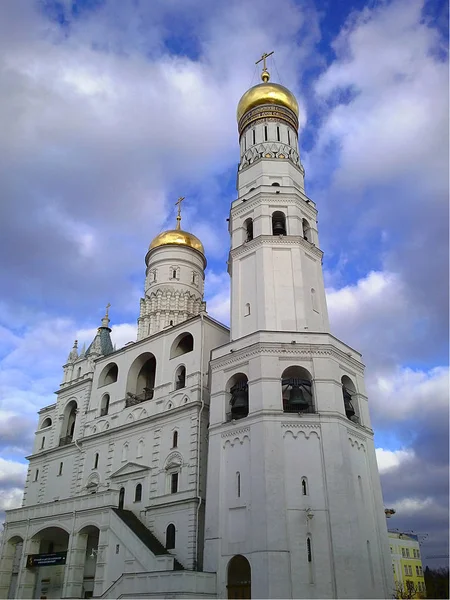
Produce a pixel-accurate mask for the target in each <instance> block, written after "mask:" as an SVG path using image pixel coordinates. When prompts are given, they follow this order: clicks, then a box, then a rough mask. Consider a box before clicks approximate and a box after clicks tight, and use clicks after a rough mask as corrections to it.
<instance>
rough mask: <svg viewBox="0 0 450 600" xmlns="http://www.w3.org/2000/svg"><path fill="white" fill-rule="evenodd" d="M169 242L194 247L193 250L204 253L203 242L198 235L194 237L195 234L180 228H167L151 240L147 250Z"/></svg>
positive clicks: (169, 243) (166, 244)
mask: <svg viewBox="0 0 450 600" xmlns="http://www.w3.org/2000/svg"><path fill="white" fill-rule="evenodd" d="M171 244H176V245H177V246H189V247H190V248H194V250H198V251H199V252H201V253H202V254H204V253H205V250H204V248H203V244H202V243H201V241H200V240H199V239H198V237H195V235H193V234H192V233H189V232H187V231H183V230H182V229H169V231H163V232H162V233H160V234H159V235H157V236H156V237H155V239H154V240H153V241H152V243H151V244H150V248H149V250H153V249H154V248H159V247H160V246H168V245H171Z"/></svg>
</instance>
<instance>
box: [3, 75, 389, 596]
mask: <svg viewBox="0 0 450 600" xmlns="http://www.w3.org/2000/svg"><path fill="white" fill-rule="evenodd" d="M298 110H299V109H298V104H297V101H296V99H295V97H294V96H293V95H292V93H291V92H290V91H289V90H287V89H286V88H284V87H283V86H281V85H279V84H275V83H271V82H270V77H269V73H268V72H267V70H266V68H265V65H264V69H263V73H262V83H260V84H258V85H256V86H254V87H253V88H251V89H250V90H248V91H247V92H246V93H245V94H244V96H243V97H242V98H241V101H240V103H239V106H238V115H237V118H238V129H239V142H240V163H239V168H238V186H237V187H238V197H237V199H236V200H235V201H234V202H233V203H232V206H231V210H230V219H229V232H230V255H229V261H228V270H229V274H230V278H231V327H230V329H228V328H227V327H225V326H224V325H222V324H220V323H218V322H217V321H215V320H214V319H212V318H211V317H210V316H209V315H208V313H207V310H206V304H205V302H204V299H203V286H204V273H205V268H206V257H205V252H204V248H203V245H202V244H201V242H200V240H199V239H198V238H196V237H195V236H194V235H193V234H191V233H189V232H186V231H183V230H182V229H181V223H180V221H181V216H180V204H179V211H178V217H177V225H176V228H175V229H173V230H169V231H165V232H163V233H162V234H160V235H159V236H157V237H156V238H155V239H154V240H153V241H152V243H151V244H150V247H149V250H148V252H147V255H146V257H145V262H146V273H145V284H144V297H143V298H142V299H141V302H140V313H139V318H138V334H137V341H136V342H130V343H129V344H126V345H125V346H124V347H123V348H121V349H119V350H115V349H114V347H113V345H112V343H111V338H110V332H111V329H110V327H109V324H110V320H109V315H108V310H107V312H106V315H105V317H104V318H103V320H102V323H101V326H100V327H99V328H98V331H97V334H96V336H95V338H94V340H93V341H92V343H91V344H90V346H89V347H88V348H87V349H85V348H83V349H82V350H79V349H78V347H77V343H76V342H75V344H74V347H73V348H72V350H71V352H70V354H69V356H68V360H67V362H66V364H65V365H64V376H63V381H62V383H61V386H60V389H59V390H58V392H57V393H56V397H57V399H56V402H55V403H54V404H52V405H50V406H47V407H45V408H43V409H42V410H41V411H40V412H39V421H38V426H37V431H36V436H35V442H34V448H33V453H32V455H31V456H29V457H28V459H29V469H28V475H27V480H26V485H25V492H24V499H23V505H22V507H21V508H17V509H14V510H10V511H7V517H6V524H5V531H4V536H3V546H2V555H1V562H0V597H4V598H61V597H62V598H89V597H102V598H127V597H128V598H132V597H136V596H138V595H139V596H140V597H143V598H152V597H155V598H156V597H158V598H161V597H167V598H189V597H192V598H227V597H228V598H251V597H254V598H389V597H391V595H392V589H393V580H392V566H391V560H390V552H389V542H388V537H387V529H386V522H385V515H384V509H383V501H382V495H381V486H380V480H379V475H378V469H377V464H376V458H375V448H374V442H373V431H372V429H371V424H370V416H369V410H368V401H367V396H366V393H365V388H364V366H363V364H362V362H361V356H360V354H359V353H358V352H357V351H356V350H354V349H353V348H350V347H349V346H347V345H346V344H345V343H344V342H342V341H340V340H338V339H336V338H335V337H334V336H333V335H332V334H331V332H330V329H329V323H328V315H327V306H326V298H325V289H324V283H323V275H322V252H321V250H320V246H319V239H318V230H317V211H316V207H315V204H314V202H313V201H312V200H311V199H309V198H308V197H307V195H306V193H305V188H304V169H303V166H302V164H301V160H300V155H299V145H298ZM179 202H180V203H181V199H180V201H179Z"/></svg>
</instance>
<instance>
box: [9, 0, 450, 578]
mask: <svg viewBox="0 0 450 600" xmlns="http://www.w3.org/2000/svg"><path fill="white" fill-rule="evenodd" d="M446 4H447V3H446V2H443V1H439V0H428V1H426V0H391V1H382V0H379V1H377V0H366V1H364V0H349V1H347V2H335V1H333V0H316V1H312V0H297V1H295V0H277V2H273V1H271V0H227V1H226V2H225V1H224V0H216V1H214V2H207V1H205V0H141V1H139V0H61V1H59V2H57V1H50V0H36V1H33V0H3V1H2V2H0V106H1V110H0V132H1V135H0V197H1V203H0V224H1V235H0V255H1V257H2V260H1V263H0V288H1V289H2V290H3V293H2V295H1V297H0V362H1V371H0V443H1V458H0V510H4V509H6V508H11V507H14V506H17V505H18V504H20V500H21V489H22V486H23V482H24V474H25V471H26V464H25V461H24V459H23V456H24V455H26V454H27V453H29V452H30V448H31V444H32V438H33V435H34V430H35V425H36V411H37V410H38V409H39V408H41V407H43V406H45V405H47V404H51V403H53V402H54V400H55V398H54V396H53V392H54V391H55V390H56V389H57V388H58V386H59V383H60V380H61V375H62V369H61V366H62V364H63V363H64V362H65V359H66V357H67V354H68V352H69V350H70V348H71V346H72V342H73V340H74V339H75V338H78V339H79V340H81V341H84V340H85V341H90V338H91V336H92V335H93V333H94V332H95V328H96V326H97V325H98V324H99V322H100V318H101V316H102V315H103V313H104V306H105V305H106V303H107V302H111V304H112V308H111V311H110V316H111V319H112V326H113V327H114V332H113V335H114V337H115V340H116V342H117V344H118V346H120V345H123V344H124V343H126V342H128V341H130V340H133V339H134V338H135V323H136V318H137V316H138V309H139V298H140V295H141V291H142V287H143V281H144V256H145V253H146V249H147V246H148V244H149V242H150V241H151V240H152V238H153V237H154V236H155V235H156V234H157V233H159V232H160V231H161V230H163V229H164V228H170V227H172V226H173V224H174V217H175V206H174V202H175V200H176V198H177V197H178V196H179V195H183V196H186V198H187V200H186V202H185V205H186V207H185V211H184V213H185V216H184V221H183V226H184V227H185V228H187V229H189V230H191V231H193V232H194V233H195V234H197V235H198V236H199V237H200V238H201V239H202V241H203V242H204V245H205V248H206V252H207V257H208V271H207V283H206V286H207V301H208V311H209V312H210V314H211V315H212V316H214V317H216V318H218V319H220V320H222V321H223V322H225V323H228V311H229V304H228V286H229V282H228V275H227V274H226V270H225V268H226V266H225V261H226V258H227V253H228V234H227V227H226V221H225V219H226V217H227V215H228V211H229V206H230V202H231V201H232V200H233V199H234V198H235V194H236V191H235V187H234V186H235V176H236V165H237V162H238V138H237V130H236V122H235V109H236V105H237V102H238V100H239V98H240V96H241V95H242V93H243V92H244V91H245V90H246V89H247V88H248V87H249V86H250V85H252V84H255V83H257V76H256V74H255V64H254V63H255V60H257V58H258V57H259V56H260V55H261V53H262V52H264V51H270V50H275V55H274V57H275V62H271V63H270V64H269V67H270V69H271V71H272V73H273V79H274V80H275V81H279V82H281V83H283V84H284V85H287V86H288V87H289V88H290V89H291V90H292V91H294V93H295V94H296V96H297V98H298V99H299V104H300V107H301V132H300V144H301V154H302V161H303V163H304V165H305V168H306V185H307V193H308V195H309V196H310V197H311V198H312V199H313V200H314V201H315V202H316V203H317V207H318V209H319V233H320V238H321V247H322V249H323V250H324V252H325V261H324V270H325V282H326V286H327V295H328V306H329V312H330V318H331V323H332V331H333V333H334V334H335V335H337V336H338V337H341V338H342V339H343V340H344V341H345V342H347V343H349V344H350V345H352V346H354V347H355V348H357V349H359V350H361V351H362V352H363V356H364V361H365V364H366V365H367V387H368V392H369V396H370V406H371V414H372V421H373V425H374V428H375V431H376V445H377V448H378V450H377V452H378V459H379V466H380V471H381V474H382V483H383V491H384V498H385V505H386V506H388V507H393V508H396V510H397V515H396V516H395V517H393V518H392V519H391V520H390V522H389V525H390V527H392V528H399V529H402V530H413V531H415V532H418V533H420V534H424V536H425V534H426V536H427V537H426V539H425V540H424V543H423V554H424V556H427V555H436V554H443V553H447V552H448V547H447V539H446V533H445V532H446V531H448V366H447V365H448V357H447V350H448V281H447V278H448V264H447V263H448V251H447V245H448V170H449V169H448V160H449V157H448V50H447V35H448V31H447V22H448V14H447V8H446ZM442 562H443V561H436V560H430V561H429V564H430V565H431V566H437V565H438V564H442ZM444 562H445V561H444Z"/></svg>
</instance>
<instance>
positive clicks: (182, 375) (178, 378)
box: [175, 365, 186, 390]
mask: <svg viewBox="0 0 450 600" xmlns="http://www.w3.org/2000/svg"><path fill="white" fill-rule="evenodd" d="M184 387H186V367H185V366H184V365H180V366H179V367H178V369H177V370H176V372H175V389H176V390H181V389H183V388H184Z"/></svg>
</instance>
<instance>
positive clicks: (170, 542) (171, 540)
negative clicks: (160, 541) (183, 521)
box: [166, 523, 175, 550]
mask: <svg viewBox="0 0 450 600" xmlns="http://www.w3.org/2000/svg"><path fill="white" fill-rule="evenodd" d="M174 548H175V525H173V523H171V524H170V525H167V529H166V550H173V549H174Z"/></svg>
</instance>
